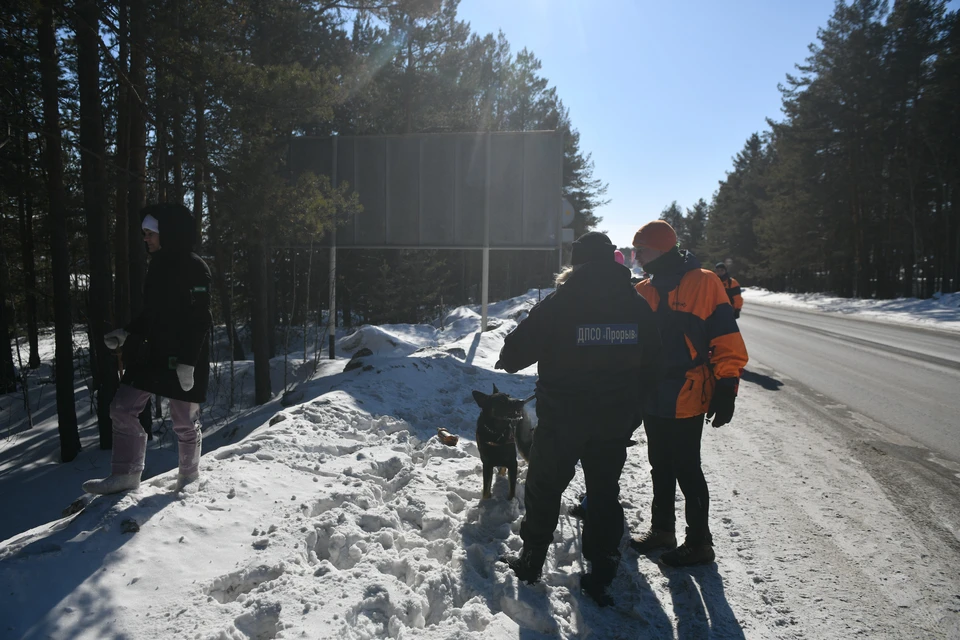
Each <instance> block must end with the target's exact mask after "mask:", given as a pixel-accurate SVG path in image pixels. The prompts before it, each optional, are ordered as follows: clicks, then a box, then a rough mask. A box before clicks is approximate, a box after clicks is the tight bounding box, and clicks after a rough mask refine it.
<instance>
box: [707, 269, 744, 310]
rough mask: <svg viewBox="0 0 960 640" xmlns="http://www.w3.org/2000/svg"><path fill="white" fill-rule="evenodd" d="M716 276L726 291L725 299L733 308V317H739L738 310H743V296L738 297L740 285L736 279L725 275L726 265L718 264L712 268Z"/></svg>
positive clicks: (727, 274)
mask: <svg viewBox="0 0 960 640" xmlns="http://www.w3.org/2000/svg"><path fill="white" fill-rule="evenodd" d="M713 269H714V271H716V273H717V275H718V276H720V282H722V283H723V288H724V289H726V290H727V298H729V300H730V306H731V307H733V317H734V318H739V317H740V310H741V309H743V296H742V295H740V283H739V282H737V279H736V278H734V277H733V276H731V275H730V274H729V273H727V265H725V264H723V263H722V262H718V263H717V264H716V265H714V267H713Z"/></svg>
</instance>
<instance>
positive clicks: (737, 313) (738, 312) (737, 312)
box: [733, 309, 740, 319]
mask: <svg viewBox="0 0 960 640" xmlns="http://www.w3.org/2000/svg"><path fill="white" fill-rule="evenodd" d="M733 317H734V319H737V318H739V317H740V309H734V310H733Z"/></svg>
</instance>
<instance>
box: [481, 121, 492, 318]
mask: <svg viewBox="0 0 960 640" xmlns="http://www.w3.org/2000/svg"><path fill="white" fill-rule="evenodd" d="M485 144H486V146H487V152H486V154H485V155H486V156H487V170H486V176H485V183H484V198H483V203H484V204H483V276H482V277H481V285H480V290H481V291H480V298H481V303H480V306H481V312H480V333H483V332H484V331H486V330H487V301H488V300H489V299H490V134H489V133H487V135H486V141H485Z"/></svg>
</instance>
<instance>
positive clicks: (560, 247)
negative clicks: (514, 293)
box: [556, 133, 563, 273]
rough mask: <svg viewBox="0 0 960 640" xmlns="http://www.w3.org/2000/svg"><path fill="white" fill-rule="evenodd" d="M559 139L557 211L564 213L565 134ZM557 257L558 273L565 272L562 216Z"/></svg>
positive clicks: (558, 231)
mask: <svg viewBox="0 0 960 640" xmlns="http://www.w3.org/2000/svg"><path fill="white" fill-rule="evenodd" d="M556 137H557V139H558V140H559V141H560V154H559V155H560V195H559V197H558V198H557V204H558V205H559V206H558V207H557V211H560V212H562V211H563V133H558V134H557V135H556ZM556 228H557V236H559V237H558V238H557V256H558V257H559V263H560V264H558V265H557V273H560V272H561V271H563V224H562V223H561V222H560V214H558V215H557V227H556Z"/></svg>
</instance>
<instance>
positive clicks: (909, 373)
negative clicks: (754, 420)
mask: <svg viewBox="0 0 960 640" xmlns="http://www.w3.org/2000/svg"><path fill="white" fill-rule="evenodd" d="M744 307H745V308H744V311H743V314H742V315H741V317H740V320H739V324H740V330H741V333H742V334H743V338H744V341H745V342H746V345H747V351H748V352H749V354H750V360H751V362H753V363H759V364H762V365H764V366H766V367H768V368H770V369H772V370H773V371H774V372H776V374H777V375H778V376H780V377H782V378H783V382H784V384H787V385H790V384H791V383H792V382H794V381H795V382H796V383H800V384H802V385H805V386H806V387H808V388H810V389H812V390H814V391H816V392H817V393H819V394H822V395H823V396H825V397H826V398H828V399H829V400H830V401H832V402H835V403H838V404H841V405H846V407H848V408H849V409H850V410H852V411H855V412H857V413H860V414H863V415H865V416H867V417H869V418H870V419H872V420H875V421H877V422H879V423H881V424H883V425H886V426H887V427H889V428H890V429H892V430H893V431H895V432H897V433H900V434H903V435H905V436H908V437H909V438H912V439H913V440H914V441H916V442H917V443H919V444H920V445H922V446H924V447H926V448H928V449H929V450H930V451H931V452H933V453H936V454H937V455H939V456H942V457H944V458H946V459H947V460H950V461H952V462H954V463H960V333H951V332H943V331H934V330H929V329H925V328H919V327H913V326H909V325H894V324H888V323H882V322H876V321H867V320H860V319H854V318H850V317H845V316H842V315H839V314H827V313H820V312H808V311H800V310H794V309H790V308H784V307H775V306H770V305H759V304H750V303H747V304H746V305H744ZM747 370H748V371H749V370H750V365H747ZM775 377H776V376H775Z"/></svg>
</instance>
